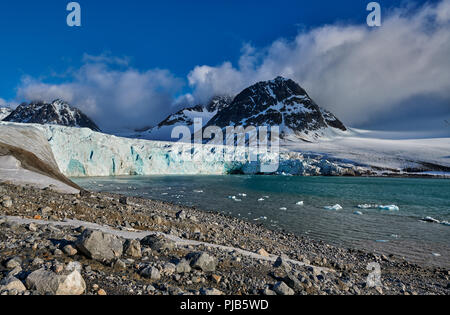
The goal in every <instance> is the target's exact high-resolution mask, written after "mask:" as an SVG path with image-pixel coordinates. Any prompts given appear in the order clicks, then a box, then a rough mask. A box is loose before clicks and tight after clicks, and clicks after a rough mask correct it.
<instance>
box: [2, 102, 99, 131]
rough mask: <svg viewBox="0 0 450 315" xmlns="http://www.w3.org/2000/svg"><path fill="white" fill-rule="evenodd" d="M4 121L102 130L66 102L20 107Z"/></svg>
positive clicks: (39, 103) (37, 103)
mask: <svg viewBox="0 0 450 315" xmlns="http://www.w3.org/2000/svg"><path fill="white" fill-rule="evenodd" d="M4 121H9V122H16V123H29V124H50V125H61V126H67V127H79V128H89V129H92V130H93V131H100V128H99V127H98V126H97V125H96V124H95V123H94V122H93V121H92V120H91V119H90V118H89V117H87V116H86V115H85V114H83V113H82V112H81V111H80V110H79V109H77V108H74V107H70V106H69V104H67V103H66V102H64V101H61V100H55V101H53V102H51V103H46V102H31V103H30V104H26V103H23V104H21V105H19V106H18V107H17V108H16V109H15V110H14V111H13V112H12V113H11V114H10V115H9V116H8V117H6V118H5V119H4Z"/></svg>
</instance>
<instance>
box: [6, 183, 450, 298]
mask: <svg viewBox="0 0 450 315" xmlns="http://www.w3.org/2000/svg"><path fill="white" fill-rule="evenodd" d="M374 263H375V265H376V264H379V266H380V268H381V269H380V271H381V283H377V282H376V281H375V284H374V285H372V284H371V282H370V281H369V282H368V277H369V276H370V275H373V270H376V268H375V269H371V270H368V266H373V264H374ZM370 264H372V265H370ZM376 266H377V265H376ZM372 268H373V267H372ZM369 269H370V268H369ZM369 278H371V277H369ZM449 278H450V271H449V270H447V269H442V268H431V267H427V266H418V265H414V264H411V263H408V262H407V261H405V260H403V259H401V258H398V257H395V256H390V257H386V256H383V255H376V254H372V253H365V252H362V251H359V250H352V249H343V248H337V247H333V246H330V245H328V244H324V243H322V242H317V241H313V240H310V239H307V238H305V237H300V236H296V235H294V234H290V233H284V232H278V231H271V230H268V229H266V228H264V227H262V226H260V225H255V224H253V223H248V222H244V221H241V220H238V219H235V218H230V217H226V216H224V215H221V214H217V213H208V212H204V211H200V210H197V209H194V208H187V207H182V206H177V205H172V204H169V203H164V202H158V201H152V200H146V199H139V198H127V197H123V196H119V195H114V194H108V193H91V192H87V191H82V192H81V193H80V194H79V195H68V194H61V193H58V192H55V191H53V190H52V189H51V188H47V189H43V190H41V189H37V188H32V187H28V186H26V187H20V186H15V185H12V184H0V294H2V295H35V294H76V295H79V294H87V295H106V294H107V295H181V294H186V295H188V294H190V295H218V294H227V295H229V294H233V295H293V294H298V295H304V294H318V295H321V294H324V295H336V294H339V295H360V294H369V295H372V294H377V295H378V294H395V295H396V294H404V295H417V294H420V295H422V294H438V295H448V294H449V293H450V283H449Z"/></svg>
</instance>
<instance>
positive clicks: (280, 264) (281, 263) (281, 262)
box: [273, 256, 291, 271]
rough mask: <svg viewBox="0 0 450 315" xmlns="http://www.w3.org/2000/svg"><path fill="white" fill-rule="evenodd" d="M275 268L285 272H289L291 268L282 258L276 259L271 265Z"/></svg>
mask: <svg viewBox="0 0 450 315" xmlns="http://www.w3.org/2000/svg"><path fill="white" fill-rule="evenodd" d="M273 266H274V267H275V268H282V269H285V270H288V271H289V270H291V267H290V266H289V264H288V262H287V261H286V258H284V257H281V256H280V257H278V258H277V260H276V261H275V263H274V264H273Z"/></svg>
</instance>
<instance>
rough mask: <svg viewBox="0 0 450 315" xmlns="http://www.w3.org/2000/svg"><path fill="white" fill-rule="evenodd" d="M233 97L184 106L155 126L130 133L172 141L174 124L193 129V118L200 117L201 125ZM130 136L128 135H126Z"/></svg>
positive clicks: (217, 97)
mask: <svg viewBox="0 0 450 315" xmlns="http://www.w3.org/2000/svg"><path fill="white" fill-rule="evenodd" d="M232 100H233V99H232V98H231V97H229V96H215V97H213V98H212V99H211V101H209V102H208V103H207V104H206V105H203V104H198V105H196V106H192V107H186V108H183V109H181V110H179V111H178V112H176V113H174V114H171V115H169V116H168V117H167V118H166V119H164V120H163V121H162V122H160V123H159V124H158V125H157V126H155V127H151V128H143V129H139V130H136V133H133V134H131V137H133V138H143V139H149V140H160V141H173V140H177V139H172V138H171V133H172V130H173V128H174V127H176V126H185V127H188V128H190V129H191V132H192V131H193V127H194V119H196V118H200V119H201V120H202V126H204V125H205V124H207V123H208V121H209V120H210V119H211V118H212V117H214V116H215V115H216V114H217V113H218V112H219V111H221V110H223V109H224V108H226V107H228V106H229V105H230V103H231V101H232ZM126 136H130V135H126Z"/></svg>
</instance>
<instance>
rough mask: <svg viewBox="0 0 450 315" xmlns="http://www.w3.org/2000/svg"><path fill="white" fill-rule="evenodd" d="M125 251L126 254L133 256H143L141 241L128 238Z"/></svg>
mask: <svg viewBox="0 0 450 315" xmlns="http://www.w3.org/2000/svg"><path fill="white" fill-rule="evenodd" d="M124 252H125V255H127V256H130V257H133V258H140V257H142V253H141V243H139V241H137V240H127V241H126V242H125V245H124Z"/></svg>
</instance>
